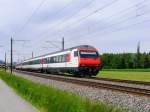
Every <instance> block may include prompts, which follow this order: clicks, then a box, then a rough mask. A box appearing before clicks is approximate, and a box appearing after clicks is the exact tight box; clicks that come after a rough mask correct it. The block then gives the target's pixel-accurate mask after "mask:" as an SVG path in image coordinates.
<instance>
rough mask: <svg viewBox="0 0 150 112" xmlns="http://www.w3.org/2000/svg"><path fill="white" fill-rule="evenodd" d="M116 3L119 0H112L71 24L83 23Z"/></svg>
mask: <svg viewBox="0 0 150 112" xmlns="http://www.w3.org/2000/svg"><path fill="white" fill-rule="evenodd" d="M118 1H119V0H113V1H111V2H109V3H106V4H105V5H103V6H101V7H99V8H97V9H95V10H94V11H92V12H90V13H89V14H88V15H86V16H84V17H82V18H81V19H80V20H77V21H75V22H74V23H73V24H75V23H76V22H81V21H83V19H85V18H88V17H90V16H92V15H94V14H95V13H98V12H99V11H102V10H104V9H105V8H108V7H109V6H111V5H113V4H114V3H116V2H118ZM66 21H67V20H66ZM63 24H64V23H63ZM42 40H43V38H42Z"/></svg>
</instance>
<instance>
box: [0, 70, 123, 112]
mask: <svg viewBox="0 0 150 112" xmlns="http://www.w3.org/2000/svg"><path fill="white" fill-rule="evenodd" d="M0 78H1V79H2V80H4V81H5V82H6V83H7V84H8V85H9V86H10V87H12V88H13V89H14V90H15V91H16V92H17V94H19V95H20V96H22V97H23V98H25V99H26V100H27V101H29V102H30V103H31V104H32V105H34V106H35V107H37V108H38V109H39V110H40V111H41V112H125V110H122V109H118V108H115V107H111V106H107V105H106V104H103V103H100V102H96V101H91V100H88V99H84V98H81V97H79V96H77V95H74V94H72V93H68V92H65V91H61V90H57V89H55V88H51V87H48V86H45V85H42V84H37V83H33V82H31V81H29V80H26V79H23V78H21V77H18V76H15V75H10V74H9V73H6V72H4V71H0Z"/></svg>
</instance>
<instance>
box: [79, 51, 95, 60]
mask: <svg viewBox="0 0 150 112" xmlns="http://www.w3.org/2000/svg"><path fill="white" fill-rule="evenodd" d="M97 57H98V53H97V52H96V51H80V58H97Z"/></svg>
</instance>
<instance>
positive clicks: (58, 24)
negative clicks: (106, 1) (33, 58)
mask: <svg viewBox="0 0 150 112" xmlns="http://www.w3.org/2000/svg"><path fill="white" fill-rule="evenodd" d="M94 1H95V0H90V1H89V2H88V3H87V4H85V5H84V6H83V7H82V8H81V9H79V10H78V12H77V13H76V14H74V15H72V16H70V17H68V18H65V19H64V20H62V21H60V22H59V23H56V24H55V25H52V26H50V27H49V28H48V30H46V31H44V32H42V33H41V34H40V36H42V35H45V34H46V33H47V32H49V31H50V29H52V30H53V27H55V26H60V25H62V24H64V22H65V21H66V22H67V21H68V20H70V19H71V18H73V17H74V16H76V15H77V14H78V13H80V12H81V11H82V10H83V9H85V8H86V7H88V6H89V5H90V4H92V2H94ZM66 22H65V23H66ZM44 38H45V37H44ZM42 39H43V38H42Z"/></svg>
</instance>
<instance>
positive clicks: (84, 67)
mask: <svg viewBox="0 0 150 112" xmlns="http://www.w3.org/2000/svg"><path fill="white" fill-rule="evenodd" d="M78 53H79V72H80V74H82V75H84V76H86V75H87V76H95V75H97V74H98V72H99V70H100V68H101V60H100V57H99V53H98V51H97V50H96V49H95V48H93V47H87V48H78Z"/></svg>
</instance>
